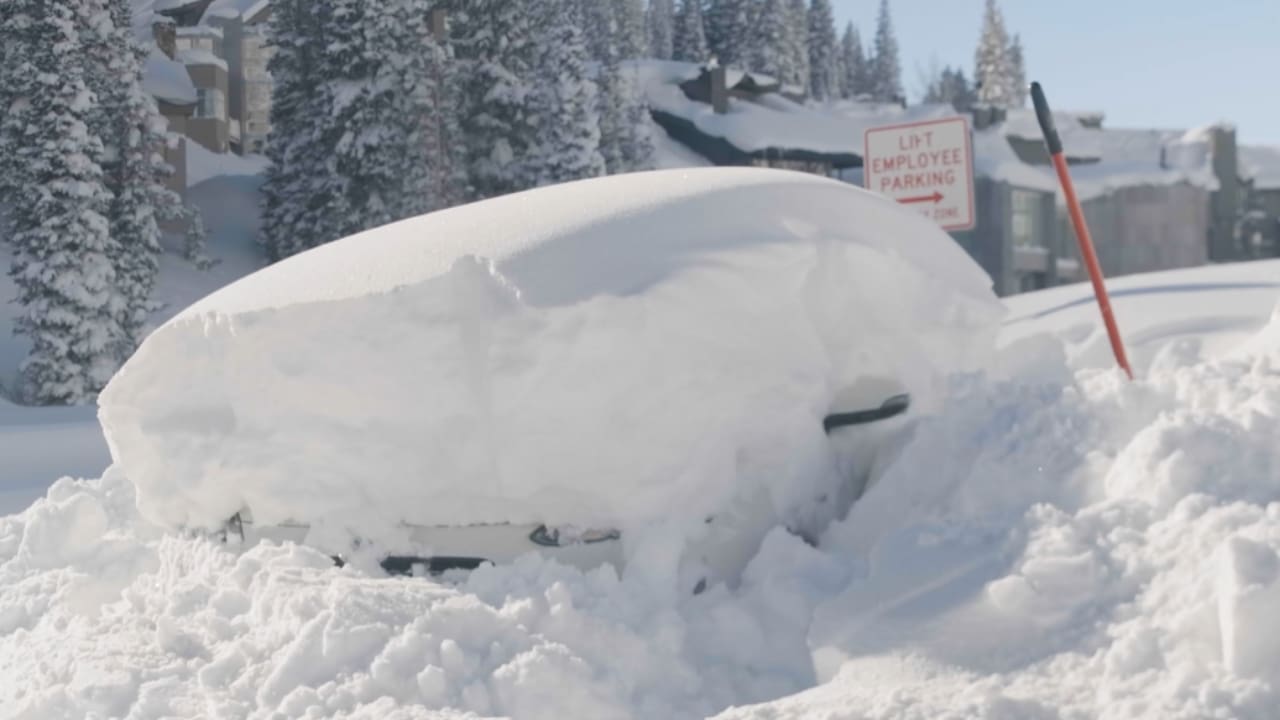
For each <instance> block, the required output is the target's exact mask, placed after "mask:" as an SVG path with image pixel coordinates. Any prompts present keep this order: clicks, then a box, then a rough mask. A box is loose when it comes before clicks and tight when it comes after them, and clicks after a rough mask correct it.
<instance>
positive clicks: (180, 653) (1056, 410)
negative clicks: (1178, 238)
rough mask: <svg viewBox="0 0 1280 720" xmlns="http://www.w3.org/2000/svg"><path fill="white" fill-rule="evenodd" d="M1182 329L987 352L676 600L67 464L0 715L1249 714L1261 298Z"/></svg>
mask: <svg viewBox="0 0 1280 720" xmlns="http://www.w3.org/2000/svg"><path fill="white" fill-rule="evenodd" d="M1239 267H1241V266H1237V269H1239ZM1247 271H1248V270H1247V268H1246V270H1245V272H1247ZM1196 272H1201V271H1196ZM1194 276H1195V273H1193V272H1186V273H1183V274H1182V275H1180V278H1179V279H1180V280H1183V281H1194ZM1220 279H1221V278H1220ZM1076 290H1077V291H1078V288H1077V289H1076ZM1241 294H1242V302H1241V304H1240V307H1251V306H1252V305H1253V302H1252V299H1251V298H1250V297H1249V294H1248V293H1243V292H1242V293H1241ZM1277 295H1278V296H1280V293H1277ZM1274 299H1275V300H1280V297H1276V298H1274ZM1219 300H1220V301H1221V304H1220V305H1219V309H1220V310H1223V309H1230V308H1229V302H1228V301H1227V299H1226V298H1225V297H1222V298H1219ZM1119 302H1120V303H1123V302H1124V300H1123V298H1122V299H1121V300H1120V301H1119ZM1127 317H1128V325H1129V327H1130V328H1132V329H1133V330H1134V331H1141V330H1142V329H1143V328H1144V319H1143V318H1142V317H1141V316H1139V315H1136V314H1134V313H1129V314H1128V316H1127ZM1262 317H1263V318H1264V319H1265V315H1263V316H1262ZM1157 322H1160V321H1159V320H1157ZM1198 345H1199V338H1198V337H1191V336H1186V335H1184V336H1182V337H1179V338H1176V339H1173V340H1171V341H1170V342H1167V343H1166V344H1165V345H1164V346H1163V347H1162V348H1161V349H1160V350H1159V351H1158V352H1157V356H1158V357H1159V359H1160V361H1159V362H1156V363H1152V365H1151V367H1150V368H1149V371H1148V372H1147V373H1146V374H1145V375H1143V376H1140V377H1139V379H1138V381H1137V382H1134V383H1129V382H1127V381H1125V380H1123V379H1122V378H1121V377H1120V376H1119V374H1118V373H1116V372H1115V371H1111V370H1098V369H1091V368H1084V369H1078V368H1076V367H1074V366H1072V365H1071V364H1069V363H1068V362H1066V361H1065V360H1064V358H1065V355H1066V353H1065V352H1064V351H1063V349H1062V347H1061V346H1060V345H1059V344H1058V343H1057V341H1056V340H1055V339H1054V338H1053V337H1051V336H1050V337H1045V336H1040V337H1038V338H1036V339H1031V340H1028V341H1027V342H1025V343H1021V344H1019V345H1017V346H1014V345H1009V346H1008V347H1006V350H1005V353H1004V354H1002V356H1001V358H1000V361H999V363H998V366H1000V367H1001V368H1002V369H1001V370H1000V371H999V372H998V373H996V374H990V373H981V374H972V375H962V376H958V377H955V378H953V379H952V382H951V386H950V390H949V391H948V392H947V397H946V400H945V402H944V403H943V405H942V406H941V409H940V411H939V412H938V413H936V414H935V415H933V416H931V417H928V418H924V419H922V420H921V421H920V422H919V424H918V425H917V428H916V431H915V433H914V435H913V437H912V439H911V440H910V443H909V445H908V447H907V448H906V451H905V452H904V453H903V454H902V455H901V459H900V461H899V462H897V463H895V464H894V465H893V466H891V467H890V468H889V469H888V471H887V472H886V474H885V475H884V476H883V477H882V479H881V482H880V483H879V484H878V485H877V486H875V487H874V488H872V489H871V491H870V492H869V493H868V494H867V496H866V497H865V498H864V499H863V500H862V501H861V502H860V503H859V504H858V505H857V506H855V509H854V511H853V513H852V514H851V516H850V517H849V518H848V519H847V521H845V522H843V523H841V524H840V525H839V526H837V527H835V528H833V529H832V530H831V531H830V532H829V533H828V535H827V536H826V537H824V538H823V539H822V542H821V544H820V547H819V548H811V547H809V546H807V545H805V544H803V543H802V542H800V541H799V540H798V539H796V538H794V537H792V536H790V535H788V534H787V533H785V532H782V531H781V530H779V531H775V532H774V533H773V534H772V535H770V537H769V538H768V539H767V540H766V542H765V543H764V547H763V548H762V549H761V552H760V554H759V555H758V556H757V557H756V559H755V560H754V562H753V564H752V566H751V567H749V568H748V570H747V572H746V575H745V577H744V582H743V585H742V587H741V588H739V589H738V590H736V591H734V592H730V591H728V590H726V589H725V588H723V587H716V588H712V589H710V590H709V591H708V592H706V593H704V594H703V595H699V596H696V597H681V596H676V595H673V594H671V593H667V592H663V591H662V589H661V587H660V586H659V585H657V584H655V583H653V582H651V581H650V579H649V578H646V577H644V575H643V573H638V574H630V575H629V576H628V577H625V578H623V579H621V580H619V579H618V578H617V576H616V575H615V574H614V573H613V572H611V571H610V570H607V569H602V570H599V571H596V572H592V573H586V574H584V573H580V572H577V571H574V570H570V569H566V568H563V567H558V566H556V565H554V564H551V563H547V562H542V561H540V560H538V559H537V558H536V557H528V558H526V559H524V560H523V561H521V562H519V563H516V564H515V565H513V566H509V567H497V568H483V569H481V570H480V571H477V572H476V573H474V574H472V575H471V576H470V577H469V578H467V579H466V580H464V581H461V583H460V584H458V585H449V584H439V583H435V582H431V581H428V580H421V579H388V578H381V577H369V576H366V575H363V574H361V573H359V572H356V571H354V570H352V569H350V568H348V569H343V570H338V569H334V568H333V567H332V565H331V563H330V562H329V560H328V558H326V557H324V556H323V555H320V554H319V553H316V552H313V551H310V550H306V549H302V548H297V547H294V546H279V545H273V544H264V545H261V546H258V547H255V548H250V549H248V550H246V551H243V552H239V551H235V550H232V549H228V548H225V547H223V546H220V545H218V544H217V543H214V542H211V541H209V540H207V539H203V538H198V537H187V536H182V535H174V534H166V533H163V532H162V531H161V530H160V529H159V528H157V527H155V526H153V525H151V524H150V523H148V522H147V521H146V520H144V519H142V518H140V517H139V516H138V515H137V511H136V510H135V509H134V493H133V489H132V486H131V485H130V483H129V482H128V481H127V479H126V478H124V477H123V476H122V475H121V473H119V472H118V471H114V470H113V471H112V472H110V473H108V474H107V475H106V476H105V477H104V478H103V479H102V480H95V481H90V482H86V483H73V482H70V481H63V482H60V483H58V484H57V485H56V486H55V487H54V488H53V489H52V490H51V491H50V492H49V494H48V497H47V498H46V499H43V500H41V501H39V502H38V503H36V505H35V506H33V507H32V508H31V509H29V510H27V511H26V512H25V513H23V514H21V515H17V516H13V517H9V518H4V519H0V716H4V717H14V718H22V719H23V720H27V719H30V720H35V719H43V718H49V717H77V718H79V717H112V716H116V717H130V718H134V719H136V720H150V719H152V718H162V717H174V716H177V717H197V716H198V717H211V718H247V717H280V718H304V717H306V718H315V717H324V718H369V719H370V720H373V719H374V718H462V717H475V716H495V717H497V716H506V717H513V718H536V719H541V718H563V717H599V718H658V717H662V718H667V717H670V718H696V717H703V716H706V715H711V714H715V713H717V712H718V711H720V710H723V709H725V708H728V706H730V705H737V706H739V707H737V708H733V709H727V710H724V713H723V717H725V718H753V719H761V720H763V719H765V718H768V719H770V720H781V719H791V718H794V719H796V720H800V719H801V718H805V719H808V718H813V717H822V718H851V719H853V718H885V719H886V720H887V719H889V718H894V719H897V718H919V719H921V720H923V719H926V718H928V719H932V718H990V719H992V720H1009V719H1011V718H1019V719H1020V718H1063V719H1068V720H1070V719H1075V718H1080V719H1084V718H1153V719H1155V718H1161V719H1164V718H1187V719H1188V720H1191V719H1199V718H1205V717H1220V718H1269V717H1271V716H1272V715H1273V714H1274V708H1275V707H1277V704H1280V683H1278V682H1277V678H1278V677H1280V627H1277V621H1276V617H1275V612H1274V608H1275V607H1276V604H1277V602H1280V599H1278V598H1277V595H1280V450H1278V449H1277V446H1276V437H1277V434H1278V433H1280V427H1278V426H1277V422H1278V421H1277V418H1280V318H1276V319H1275V320H1274V321H1272V323H1271V324H1270V325H1269V326H1266V327H1264V328H1262V329H1261V330H1259V331H1257V332H1254V333H1251V334H1250V336H1249V337H1247V338H1244V339H1243V340H1242V341H1239V342H1236V343H1234V344H1232V346H1231V347H1229V348H1228V347H1220V348H1219V350H1218V351H1217V352H1216V353H1203V354H1202V352H1201V351H1200V348H1199V347H1198ZM1011 353H1012V354H1011ZM669 552H670V550H669V549H668V548H662V547H656V546H655V547H652V548H650V557H651V558H652V559H653V560H654V561H655V562H660V560H661V557H662V556H663V555H664V554H665V553H669ZM828 678H830V679H829V680H828ZM815 682H821V683H822V684H820V685H818V686H817V687H814V688H812V689H810V690H807V691H803V692H799V693H798V694H794V693H797V691H801V690H802V689H803V688H804V687H806V686H808V685H812V684H814V683H815ZM765 701H767V702H765ZM750 703H762V704H756V705H751V704H750Z"/></svg>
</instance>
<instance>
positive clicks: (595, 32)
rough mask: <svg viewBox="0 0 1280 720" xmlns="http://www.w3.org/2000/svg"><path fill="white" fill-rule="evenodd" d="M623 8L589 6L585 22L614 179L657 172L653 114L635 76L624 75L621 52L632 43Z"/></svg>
mask: <svg viewBox="0 0 1280 720" xmlns="http://www.w3.org/2000/svg"><path fill="white" fill-rule="evenodd" d="M620 11H621V8H620V7H619V6H617V5H614V4H612V3H596V2H594V1H593V0H585V2H584V3H583V4H582V5H580V6H579V13H580V15H579V17H581V18H582V20H583V22H585V23H586V27H585V28H584V31H585V34H586V36H587V37H588V38H590V42H589V43H588V44H589V47H590V50H591V53H590V54H591V57H592V59H594V60H595V61H596V62H597V63H598V71H597V73H596V85H597V97H598V98H599V102H598V107H597V114H598V124H599V128H600V145H599V150H600V155H601V156H602V157H603V159H604V163H605V170H606V171H607V172H608V173H609V174H610V175H613V174H617V173H624V172H632V171H636V170H648V169H650V168H651V167H652V166H653V141H652V139H651V137H650V134H649V113H648V109H647V108H646V107H645V104H644V101H643V98H642V97H641V92H640V85H639V81H638V79H637V78H636V77H635V73H634V72H632V71H628V70H626V69H624V65H623V63H622V50H621V48H622V47H623V45H624V44H625V42H626V37H625V33H624V29H625V24H624V23H622V22H619V21H617V19H616V18H617V15H618V14H620Z"/></svg>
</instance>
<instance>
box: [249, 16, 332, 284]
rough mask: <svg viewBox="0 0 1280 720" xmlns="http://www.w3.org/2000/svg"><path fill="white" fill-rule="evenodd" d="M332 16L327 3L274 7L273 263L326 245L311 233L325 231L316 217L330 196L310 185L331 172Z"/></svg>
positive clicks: (266, 210) (268, 205) (269, 245)
mask: <svg viewBox="0 0 1280 720" xmlns="http://www.w3.org/2000/svg"><path fill="white" fill-rule="evenodd" d="M327 14H328V7H327V3H322V2H314V3H313V2H312V0H273V1H272V5H271V20H270V24H269V25H268V39H269V42H270V44H271V46H272V47H273V53H272V55H271V59H270V61H269V62H268V66H267V67H268V70H269V71H270V72H271V77H272V81H273V88H272V96H271V97H272V100H271V136H270V138H269V141H268V143H267V158H268V159H269V160H270V161H271V164H270V166H269V167H268V168H267V172H266V178H265V180H264V182H263V186H262V239H263V242H264V244H265V245H266V249H267V254H268V256H269V257H270V258H271V259H273V260H278V259H281V258H285V257H288V256H290V255H293V254H294V253H297V252H301V251H302V250H305V249H307V248H309V247H312V246H314V245H316V244H318V243H319V242H321V241H322V240H321V239H320V238H314V237H311V233H313V232H316V231H317V230H319V228H318V227H317V218H316V214H315V213H316V212H317V211H319V210H320V209H321V208H322V206H323V203H324V202H325V198H322V197H317V196H316V195H315V194H314V193H313V192H312V188H311V187H310V185H311V183H312V182H313V181H314V180H315V178H316V177H317V176H326V175H328V173H329V170H328V167H327V165H328V158H327V157H325V152H324V149H323V147H322V146H321V145H320V144H319V139H320V121H321V119H322V118H323V116H324V115H326V114H327V112H328V108H327V106H326V104H325V98H324V97H322V96H321V76H320V73H319V63H320V61H321V56H322V55H323V53H324V42H325V38H324V35H323V26H324V24H325V18H326V16H327Z"/></svg>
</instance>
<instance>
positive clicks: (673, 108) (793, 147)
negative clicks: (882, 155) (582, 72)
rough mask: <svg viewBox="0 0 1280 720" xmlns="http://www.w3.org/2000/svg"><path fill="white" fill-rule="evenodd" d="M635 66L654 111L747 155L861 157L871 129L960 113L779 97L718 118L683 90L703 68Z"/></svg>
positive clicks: (736, 104)
mask: <svg viewBox="0 0 1280 720" xmlns="http://www.w3.org/2000/svg"><path fill="white" fill-rule="evenodd" d="M633 67H634V68H635V70H636V72H637V74H638V76H639V79H640V83H641V86H642V87H643V89H644V93H645V97H646V99H647V101H648V103H649V106H650V107H651V108H652V109H654V110H656V111H659V112H662V113H666V114H669V115H672V116H675V117H677V118H680V119H682V120H685V121H687V122H689V123H691V124H693V125H694V126H695V127H696V128H697V130H698V131H699V132H701V133H703V134H704V135H707V136H710V137H714V138H720V139H723V140H724V141H726V142H728V143H730V144H731V145H732V146H733V147H735V148H737V149H738V150H740V151H742V152H743V153H747V154H755V153H767V152H771V151H787V150H789V151H800V152H808V153H814V154H819V155H844V156H848V157H851V158H858V157H861V156H862V152H863V134H864V133H865V132H866V130H867V129H868V128H871V127H875V126H877V125H883V124H885V123H886V122H911V121H914V120H924V119H933V118H937V117H945V116H947V115H954V114H955V112H954V111H953V110H951V109H950V108H947V107H944V106H940V105H923V106H917V107H911V108H905V109H904V108H902V107H900V106H898V105H896V104H893V105H889V104H866V103H853V102H838V103H830V104H825V105H815V104H807V105H802V104H800V103H797V102H794V101H792V100H790V99H788V98H786V97H784V96H783V95H781V94H777V93H768V94H764V95H761V96H759V97H757V98H755V99H753V100H744V99H741V98H736V97H730V98H729V109H728V112H727V113H724V114H719V113H716V112H715V111H714V110H713V109H712V107H711V106H710V105H709V104H707V103H703V102H698V101H695V100H691V99H689V98H688V97H687V96H686V95H685V93H684V91H683V90H682V89H681V88H680V83H682V82H685V81H687V80H692V79H695V78H697V77H698V76H699V74H700V73H701V66H699V65H696V64H693V63H683V62H674V61H660V60H641V61H636V62H635V63H633ZM726 76H727V77H726V83H727V84H728V85H729V86H730V87H732V86H733V85H734V84H736V83H735V80H736V81H737V82H741V80H742V79H743V75H742V74H741V73H740V72H737V71H733V70H732V69H730V70H728V71H727V72H726ZM766 79H768V80H771V79H772V78H765V77H763V76H760V77H757V80H758V81H763V80H766Z"/></svg>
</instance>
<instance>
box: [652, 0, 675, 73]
mask: <svg viewBox="0 0 1280 720" xmlns="http://www.w3.org/2000/svg"><path fill="white" fill-rule="evenodd" d="M646 23H647V25H648V30H649V56H650V57H654V58H657V59H659V60H670V59H671V58H672V56H673V53H674V52H675V49H674V45H673V41H674V32H675V6H674V5H673V4H672V0H649V12H648V16H647V17H646Z"/></svg>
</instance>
